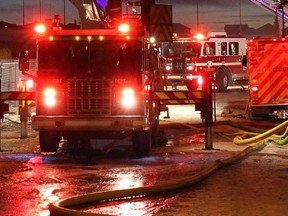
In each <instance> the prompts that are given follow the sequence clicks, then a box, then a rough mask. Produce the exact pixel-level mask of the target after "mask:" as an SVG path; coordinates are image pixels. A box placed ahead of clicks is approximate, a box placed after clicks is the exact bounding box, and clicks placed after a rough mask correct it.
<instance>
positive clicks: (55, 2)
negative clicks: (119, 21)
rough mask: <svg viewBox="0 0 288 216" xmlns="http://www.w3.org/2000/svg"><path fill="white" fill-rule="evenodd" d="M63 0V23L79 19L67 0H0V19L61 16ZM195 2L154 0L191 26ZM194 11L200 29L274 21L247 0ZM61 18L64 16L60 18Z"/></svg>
mask: <svg viewBox="0 0 288 216" xmlns="http://www.w3.org/2000/svg"><path fill="white" fill-rule="evenodd" d="M64 1H65V8H66V10H65V11H66V16H65V21H66V24H67V23H72V22H74V20H79V16H78V12H77V10H76V8H74V6H73V5H72V4H71V3H70V2H69V0H8V1H0V21H6V22H9V23H16V24H18V25H22V24H23V21H24V24H28V23H31V22H39V21H40V18H41V20H42V21H43V20H45V19H46V18H53V15H54V14H60V15H62V17H63V15H64ZM23 2H24V20H23ZM98 2H99V3H100V4H105V2H106V0H98ZM196 2H197V0H156V3H159V4H169V5H171V4H172V5H173V22H178V23H182V24H184V25H187V26H189V27H191V28H195V27H196V24H197V15H196V14H197V9H196V8H197V7H196ZM40 3H41V4H40ZM240 3H241V5H242V7H241V13H240ZM40 5H41V10H40ZM40 11H41V13H40ZM198 14H199V27H200V29H201V30H203V31H206V30H208V29H209V31H223V30H224V25H227V24H240V20H241V23H242V24H248V25H249V26H250V27H254V28H258V27H261V26H262V25H264V24H267V23H270V24H273V22H274V15H272V14H270V13H268V12H266V10H264V9H263V8H261V7H259V6H257V5H255V4H254V3H252V2H251V1H250V0H198ZM240 14H241V16H240ZM40 15H41V17H40ZM240 17H241V19H240ZM63 20H64V18H63V19H62V22H63Z"/></svg>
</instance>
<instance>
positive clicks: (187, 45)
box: [163, 32, 248, 92]
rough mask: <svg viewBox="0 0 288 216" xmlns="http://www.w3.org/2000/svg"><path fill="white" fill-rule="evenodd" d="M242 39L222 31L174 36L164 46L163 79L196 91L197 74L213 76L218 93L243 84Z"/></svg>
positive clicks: (244, 51) (244, 42)
mask: <svg viewBox="0 0 288 216" xmlns="http://www.w3.org/2000/svg"><path fill="white" fill-rule="evenodd" d="M245 45H246V39H245V38H244V37H227V34H226V33H223V32H211V33H210V34H208V37H206V38H205V37H204V36H203V35H201V34H198V35H197V36H195V37H194V38H179V37H176V38H175V40H174V41H173V42H172V43H169V44H167V43H166V45H165V48H164V53H163V55H164V57H165V58H166V60H165V63H164V70H165V79H166V80H167V81H169V82H172V84H173V83H177V84H180V83H184V84H186V86H187V88H188V89H191V90H193V89H196V88H197V85H198V84H197V79H198V76H199V75H205V74H214V80H215V85H216V87H217V90H218V91H221V92H223V91H225V90H226V89H227V87H228V86H229V85H235V84H240V85H243V84H247V83H248V75H247V71H246V67H244V66H243V64H242V62H243V61H246V47H245Z"/></svg>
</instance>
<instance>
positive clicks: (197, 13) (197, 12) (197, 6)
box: [196, 0, 199, 32]
mask: <svg viewBox="0 0 288 216" xmlns="http://www.w3.org/2000/svg"><path fill="white" fill-rule="evenodd" d="M196 10H197V11H196V15H197V32H199V5H198V0H196Z"/></svg>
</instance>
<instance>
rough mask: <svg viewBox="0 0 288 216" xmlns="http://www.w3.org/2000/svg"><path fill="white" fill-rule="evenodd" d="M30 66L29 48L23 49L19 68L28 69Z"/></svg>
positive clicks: (21, 69)
mask: <svg viewBox="0 0 288 216" xmlns="http://www.w3.org/2000/svg"><path fill="white" fill-rule="evenodd" d="M29 68H30V65H29V52H28V51H27V50H26V51H21V52H20V54H19V70H20V71H28V70H29Z"/></svg>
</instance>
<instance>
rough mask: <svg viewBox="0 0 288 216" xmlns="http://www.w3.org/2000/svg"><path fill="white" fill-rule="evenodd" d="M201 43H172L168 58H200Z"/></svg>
mask: <svg viewBox="0 0 288 216" xmlns="http://www.w3.org/2000/svg"><path fill="white" fill-rule="evenodd" d="M200 54H201V43H198V42H174V43H171V44H170V46H169V49H168V56H174V57H181V56H200Z"/></svg>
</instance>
